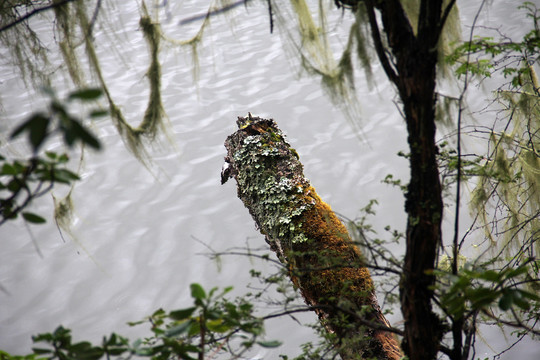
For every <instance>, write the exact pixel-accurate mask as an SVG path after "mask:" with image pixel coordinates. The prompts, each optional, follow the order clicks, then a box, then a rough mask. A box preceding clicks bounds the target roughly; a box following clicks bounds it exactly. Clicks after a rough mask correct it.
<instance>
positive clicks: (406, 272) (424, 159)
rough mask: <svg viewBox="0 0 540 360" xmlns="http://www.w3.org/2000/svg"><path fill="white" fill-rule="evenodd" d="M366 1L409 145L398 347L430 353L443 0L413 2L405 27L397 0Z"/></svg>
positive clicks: (415, 355)
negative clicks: (414, 16) (412, 17)
mask: <svg viewBox="0 0 540 360" xmlns="http://www.w3.org/2000/svg"><path fill="white" fill-rule="evenodd" d="M366 6H367V10H368V14H369V20H370V25H371V29H372V35H373V37H374V43H375V45H376V50H377V55H378V57H379V59H380V60H381V63H382V64H383V68H384V70H385V72H386V74H387V76H388V78H389V79H390V80H391V81H392V82H393V83H394V84H395V85H396V87H397V89H398V93H399V96H400V98H401V101H402V103H403V104H402V105H403V112H404V115H405V121H406V123H407V132H408V138H407V140H408V143H409V148H410V159H409V162H410V168H411V179H410V182H409V185H408V188H407V194H406V202H405V210H406V211H407V215H408V219H407V231H406V242H407V244H406V245H407V248H406V253H405V260H404V267H403V275H402V278H401V284H400V297H401V308H402V313H403V317H404V320H405V333H404V338H403V343H402V348H403V350H404V352H405V354H406V355H407V356H408V357H409V358H410V359H411V360H428V359H435V358H436V357H437V353H438V350H439V343H440V340H441V337H442V329H441V324H440V320H439V318H438V317H437V315H436V314H435V313H434V312H433V310H432V303H431V301H432V298H433V290H432V286H433V285H434V280H435V279H434V276H433V275H432V270H433V269H434V267H435V262H436V259H437V251H438V247H439V246H440V244H441V219H442V212H443V203H442V197H441V184H440V179H439V170H438V165H437V160H436V154H437V152H438V150H437V146H436V144H435V130H436V127H435V100H436V94H435V82H436V65H437V59H438V52H437V46H438V41H439V36H440V33H441V30H442V27H443V22H444V15H443V11H442V0H422V1H421V2H420V4H419V14H418V28H417V29H412V27H411V25H410V22H409V20H408V18H407V15H406V14H405V12H404V10H403V8H402V7H401V3H400V1H398V0H386V1H374V0H366ZM375 8H376V9H377V10H379V12H380V15H381V17H380V18H381V20H382V25H383V26H382V28H383V29H384V32H385V33H386V40H387V41H386V42H387V44H388V46H389V48H390V50H391V56H390V57H389V55H388V53H389V52H388V51H387V50H386V49H384V48H383V45H382V44H383V41H382V40H381V38H380V35H379V25H378V23H377V18H376V17H375V14H374V9H375ZM449 9H450V7H448V8H447V9H446V10H447V11H449ZM445 12H446V11H445Z"/></svg>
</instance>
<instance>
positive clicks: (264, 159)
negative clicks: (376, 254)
mask: <svg viewBox="0 0 540 360" xmlns="http://www.w3.org/2000/svg"><path fill="white" fill-rule="evenodd" d="M237 125H238V128H239V129H238V130H237V131H236V132H235V133H233V134H232V135H230V136H229V137H228V138H227V140H226V141H225V147H226V148H227V156H226V157H225V162H226V164H225V165H224V167H223V172H222V182H223V183H224V182H226V181H227V180H228V179H229V178H230V177H234V178H235V179H236V182H237V185H238V197H239V198H240V199H241V200H242V201H243V203H244V205H245V206H246V207H247V208H248V210H249V212H250V214H251V215H252V217H253V219H254V220H255V223H256V224H257V226H258V228H259V230H260V231H261V233H263V234H264V235H265V237H266V241H267V242H268V244H269V245H270V247H271V249H272V250H273V251H275V252H276V254H277V256H278V258H279V259H280V261H282V262H283V263H284V264H285V265H286V267H287V268H288V269H289V276H290V278H291V280H292V282H293V283H294V285H295V286H296V287H297V288H298V290H299V291H300V293H301V294H302V296H303V298H304V300H305V301H306V303H307V304H308V305H309V306H311V307H312V308H313V310H314V311H315V312H316V313H317V315H318V316H319V319H320V320H321V323H322V324H323V325H324V326H325V327H326V329H327V330H328V331H330V332H332V333H335V334H336V335H337V338H338V339H339V342H340V344H339V345H343V346H340V350H339V352H340V355H341V357H342V358H343V359H360V358H372V357H374V358H376V359H399V358H400V357H401V356H402V353H401V350H400V349H399V345H398V342H397V339H396V338H395V336H394V335H393V334H392V333H390V332H388V331H385V329H389V323H388V321H387V320H386V319H385V318H384V316H383V314H382V312H381V310H380V308H379V306H378V303H377V299H376V296H375V292H374V286H373V282H372V279H371V275H370V273H369V270H368V269H367V267H365V264H364V262H363V258H362V256H361V253H360V251H359V249H358V248H357V246H356V245H355V244H354V243H353V242H352V241H351V238H350V237H349V234H348V232H347V229H346V227H345V226H344V225H343V223H342V222H341V221H340V220H339V218H338V217H337V216H336V215H335V213H334V212H333V211H332V209H331V207H330V206H329V205H328V204H326V203H325V202H324V201H322V199H321V198H320V197H319V196H318V195H317V193H316V191H315V189H314V188H313V186H311V184H310V182H309V180H307V179H306V178H305V177H304V174H303V166H302V164H301V163H300V160H299V156H298V153H297V152H296V151H295V150H294V149H293V148H292V147H291V146H290V145H289V144H288V143H287V141H286V140H285V136H284V134H283V133H282V132H281V130H280V129H279V128H278V127H277V125H276V123H275V121H274V120H272V119H262V118H259V117H254V116H252V115H251V114H248V115H247V116H246V117H239V118H238V121H237Z"/></svg>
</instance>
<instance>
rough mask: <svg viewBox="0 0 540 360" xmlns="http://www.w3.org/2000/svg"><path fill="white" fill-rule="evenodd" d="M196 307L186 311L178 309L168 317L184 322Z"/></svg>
mask: <svg viewBox="0 0 540 360" xmlns="http://www.w3.org/2000/svg"><path fill="white" fill-rule="evenodd" d="M195 309H196V307H190V308H187V309H180V310H174V311H171V312H170V313H169V317H170V318H171V319H173V320H185V319H187V318H189V317H190V316H191V315H192V314H193V312H194V311H195Z"/></svg>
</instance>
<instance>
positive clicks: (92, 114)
mask: <svg viewBox="0 0 540 360" xmlns="http://www.w3.org/2000/svg"><path fill="white" fill-rule="evenodd" d="M108 114H109V111H107V110H92V111H91V112H90V117H91V118H97V117H102V116H107V115H108Z"/></svg>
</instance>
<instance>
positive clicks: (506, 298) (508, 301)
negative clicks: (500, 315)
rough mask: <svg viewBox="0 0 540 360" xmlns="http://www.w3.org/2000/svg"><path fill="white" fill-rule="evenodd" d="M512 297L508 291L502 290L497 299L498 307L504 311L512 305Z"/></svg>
mask: <svg viewBox="0 0 540 360" xmlns="http://www.w3.org/2000/svg"><path fill="white" fill-rule="evenodd" d="M513 301H514V299H513V296H512V293H511V292H510V291H505V292H503V295H502V296H501V298H500V299H499V308H500V309H501V310H503V311H506V310H508V309H510V308H511V307H512V303H513Z"/></svg>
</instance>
